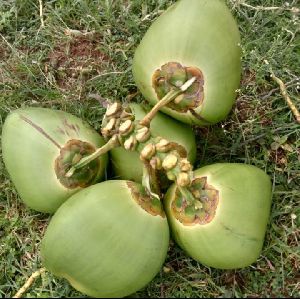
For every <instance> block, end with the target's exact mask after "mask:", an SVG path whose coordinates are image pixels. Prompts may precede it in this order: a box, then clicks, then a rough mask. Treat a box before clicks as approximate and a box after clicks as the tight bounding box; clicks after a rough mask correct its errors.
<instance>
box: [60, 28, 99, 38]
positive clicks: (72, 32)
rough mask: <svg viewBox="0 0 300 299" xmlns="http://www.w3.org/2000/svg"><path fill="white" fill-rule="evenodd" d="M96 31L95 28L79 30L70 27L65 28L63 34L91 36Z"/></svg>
mask: <svg viewBox="0 0 300 299" xmlns="http://www.w3.org/2000/svg"><path fill="white" fill-rule="evenodd" d="M95 33H96V31H95V30H92V31H85V30H84V31H81V30H76V29H70V28H67V29H66V30H65V35H68V36H75V37H80V36H93V35H94V34H95Z"/></svg>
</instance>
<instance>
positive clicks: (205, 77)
mask: <svg viewBox="0 0 300 299" xmlns="http://www.w3.org/2000/svg"><path fill="white" fill-rule="evenodd" d="M239 43H240V35H239V30H238V27H237V24H236V22H235V20H234V18H233V16H232V14H231V12H230V10H229V9H228V8H227V6H226V5H225V3H224V1H222V0H209V1H208V0H180V1H178V2H177V3H175V4H174V5H172V6H171V7H170V8H169V9H168V10H167V11H166V12H165V13H163V14H162V15H161V16H160V17H158V18H157V20H156V21H155V22H154V23H153V24H152V25H151V27H150V28H149V29H148V31H147V32H146V34H145V36H144V38H143V39H142V41H141V43H140V45H139V46H138V48H137V49H136V52H135V55H134V61H133V75H134V79H135V82H136V84H137V86H138V88H139V89H140V91H141V92H142V94H143V95H144V97H145V98H146V99H147V100H148V101H149V102H150V103H151V104H152V105H155V104H156V103H157V102H158V100H159V99H162V98H163V96H164V95H166V94H167V93H168V92H169V91H170V90H172V89H174V88H175V87H176V88H178V87H180V86H182V85H183V84H184V82H186V81H187V80H188V79H190V78H192V77H195V78H196V81H195V82H194V84H193V85H192V86H191V87H190V88H189V89H188V90H187V92H186V93H185V94H184V95H180V96H178V98H177V99H175V100H174V101H173V102H171V103H170V104H169V105H168V106H166V107H164V108H162V109H161V110H162V111H163V112H165V113H166V114H169V115H170V116H172V117H174V118H176V119H178V120H180V121H182V122H185V123H188V124H197V125H203V126H204V125H210V124H215V123H217V122H219V121H221V120H223V119H224V118H225V117H226V116H227V115H228V113H229V112H230V110H231V108H232V105H233V103H234V101H235V97H236V94H235V93H236V89H238V87H239V84H240V76H241V49H240V45H239Z"/></svg>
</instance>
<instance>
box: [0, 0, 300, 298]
mask: <svg viewBox="0 0 300 299" xmlns="http://www.w3.org/2000/svg"><path fill="white" fill-rule="evenodd" d="M43 2H44V21H45V27H44V28H41V20H40V18H39V5H38V1H36V0H0V32H1V36H0V129H1V128H2V125H3V123H4V121H5V118H6V116H7V114H8V113H9V112H10V111H12V110H14V109H16V108H18V107H25V106H33V107H48V108H53V109H60V110H64V111H67V112H70V113H73V114H75V115H77V116H79V117H81V118H83V119H85V120H87V121H88V122H89V123H90V124H92V125H93V126H94V127H95V128H99V127H100V125H101V119H102V116H103V112H104V109H103V108H101V106H100V105H99V102H98V101H97V100H96V99H95V95H97V96H98V97H99V96H100V97H102V98H105V99H109V100H116V99H121V100H122V101H129V100H131V101H140V100H141V96H140V95H137V97H134V95H135V93H136V91H137V89H136V87H135V85H134V82H133V78H132V73H131V64H132V57H133V54H134V50H135V48H136V46H137V44H138V43H139V41H140V40H141V38H142V36H143V34H144V33H145V32H146V30H147V28H148V27H149V26H150V24H151V23H152V21H153V20H155V19H156V18H157V17H158V16H159V15H160V14H161V12H162V11H163V10H164V9H165V8H166V7H168V6H169V5H170V4H171V3H173V2H174V1H171V0H159V1H154V0H133V1H126V0H117V1H111V0H106V1H104V0H94V1H92V0H85V1H84V0H76V1H75V0H56V1H55V0H53V1H43ZM241 2H242V1H234V0H231V1H229V0H228V5H229V7H230V8H231V10H232V12H233V14H234V15H235V17H236V18H237V20H238V23H239V27H240V31H241V35H242V48H243V80H242V85H241V88H240V91H239V95H238V100H237V103H236V105H235V107H234V108H233V110H232V113H231V114H230V116H229V117H228V118H227V120H226V121H224V122H222V123H221V124H219V125H216V126H214V127H210V128H202V129H199V128H195V132H196V134H197V137H198V138H197V140H198V158H197V166H201V165H205V164H210V163H215V162H246V163H249V164H253V165H256V166H258V167H259V168H261V169H263V170H265V171H266V172H267V173H268V174H269V175H270V176H271V178H272V181H273V194H274V196H273V205H272V213H271V217H270V223H269V226H268V231H267V235H266V239H265V244H264V248H263V252H262V254H261V256H260V258H259V259H258V261H257V262H256V263H254V264H253V265H252V266H250V267H248V268H245V269H242V270H236V271H220V270H216V269H212V268H207V267H204V266H203V265H201V264H199V263H197V262H195V261H193V260H192V259H191V258H188V257H187V256H186V255H185V254H184V253H183V252H182V251H181V250H180V249H179V248H178V247H177V246H176V245H175V244H174V243H171V246H170V250H169V252H168V257H167V260H166V262H165V265H164V269H162V270H161V272H160V273H159V274H158V275H157V276H156V278H155V279H154V280H153V281H152V282H151V283H150V284H149V285H148V286H147V287H146V288H145V289H143V290H141V291H140V292H138V293H137V294H135V295H133V297H275V296H278V297H297V296H298V297H299V295H300V276H299V270H300V259H299V253H300V251H299V239H300V233H299V232H300V230H299V225H300V208H299V202H300V126H299V124H297V123H296V122H295V120H294V118H293V115H292V113H291V111H290V110H289V108H288V107H287V105H286V103H285V102H284V100H283V99H282V97H281V95H280V93H279V89H278V86H277V85H276V84H275V83H274V82H273V81H272V80H271V79H270V76H269V73H268V67H267V66H266V65H265V64H264V62H263V61H264V59H267V60H268V61H269V63H270V65H271V66H272V68H273V70H274V72H275V73H276V75H277V76H279V77H280V78H282V79H283V81H285V82H286V83H287V86H288V92H289V94H290V96H291V98H292V99H293V101H294V102H295V103H296V104H297V105H298V108H300V102H299V91H300V82H299V76H300V73H299V72H300V69H299V65H300V37H299V30H300V26H299V15H300V13H299V10H298V11H297V10H296V9H294V10H290V8H291V7H300V5H299V4H300V3H299V1H297V0H296V1H291V0H290V1H281V0H265V1H256V0H252V1H250V0H249V1H248V2H247V3H248V4H250V5H252V6H256V7H257V6H259V5H262V4H261V3H263V5H264V6H265V7H270V6H277V7H281V9H273V10H262V9H253V8H251V7H247V6H244V5H240V4H239V3H241ZM285 3H289V6H286V4H285ZM68 28H70V29H73V30H81V31H84V30H86V31H87V32H90V33H92V34H91V35H90V38H89V39H86V38H82V37H81V38H78V37H71V36H69V35H67V34H66V31H65V30H66V29H68ZM75 41H76V43H75ZM0 155H1V153H0ZM32 159H34V157H32ZM48 221H49V217H48V216H47V215H43V214H40V213H36V212H34V211H32V210H29V209H27V208H26V207H25V206H24V205H23V204H22V203H21V201H20V200H19V197H18V194H17V192H16V190H15V189H14V186H13V185H12V183H11V181H10V179H9V176H8V174H7V172H6V170H5V168H4V165H3V162H2V159H1V157H0V297H9V296H12V295H14V293H15V292H16V291H17V290H18V289H19V288H20V287H21V286H22V284H23V283H24V282H25V280H26V278H28V277H29V276H30V274H31V273H32V272H33V271H35V270H36V269H38V268H40V267H41V261H40V257H39V244H40V240H41V238H42V235H43V233H44V231H45V228H46V226H47V223H48ZM26 296H27V297H48V296H50V297H80V296H81V295H80V294H79V293H78V292H76V291H74V289H72V288H71V287H70V286H69V284H68V283H67V282H66V281H64V280H60V279H57V278H55V277H53V276H52V275H51V274H49V273H46V274H44V275H43V276H42V278H39V279H37V281H36V282H35V283H34V284H33V286H32V287H31V288H30V290H29V291H28V293H27V294H26Z"/></svg>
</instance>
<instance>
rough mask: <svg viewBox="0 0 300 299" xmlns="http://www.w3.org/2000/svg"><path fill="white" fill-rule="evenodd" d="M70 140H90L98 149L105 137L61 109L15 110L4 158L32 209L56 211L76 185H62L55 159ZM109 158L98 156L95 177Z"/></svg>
mask: <svg viewBox="0 0 300 299" xmlns="http://www.w3.org/2000/svg"><path fill="white" fill-rule="evenodd" d="M69 140H81V141H83V142H88V143H89V144H91V145H92V146H94V147H95V148H98V147H101V146H102V145H103V144H104V140H103V138H102V137H101V136H100V135H99V134H98V133H97V132H96V131H95V130H93V129H92V128H91V127H90V126H89V125H88V124H86V123H85V122H83V121H82V120H81V119H79V118H77V117H75V116H73V115H71V114H69V113H66V112H62V111H55V110H50V109H45V108H25V109H18V110H15V111H13V112H12V113H11V114H10V115H9V116H8V117H7V119H6V121H5V123H4V126H3V131H2V150H3V159H4V163H5V166H6V168H7V171H8V173H9V175H10V177H11V179H12V181H13V183H14V185H15V187H16V189H17V191H18V193H19V195H20V197H21V199H22V200H23V201H24V203H25V204H26V205H28V206H29V207H30V208H32V209H34V210H37V211H40V212H45V213H54V212H55V211H56V210H57V208H58V207H59V206H60V205H61V204H62V203H63V202H64V201H66V200H67V199H68V198H69V197H70V196H71V195H73V194H74V193H75V192H78V191H79V190H81V188H80V187H77V188H67V187H65V186H64V185H62V184H61V182H60V181H59V179H58V177H57V175H56V172H55V167H54V166H55V160H56V159H57V157H58V156H59V155H60V150H61V148H62V147H63V146H64V145H65V144H66V143H67V142H68V141H69ZM107 161H108V157H107V155H103V156H101V157H100V158H99V166H100V167H99V169H98V172H97V173H96V174H95V180H94V181H93V182H91V183H94V182H97V181H100V180H101V179H102V178H103V176H104V173H105V169H106V165H107Z"/></svg>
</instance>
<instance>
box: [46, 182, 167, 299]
mask: <svg viewBox="0 0 300 299" xmlns="http://www.w3.org/2000/svg"><path fill="white" fill-rule="evenodd" d="M132 184H134V186H136V187H138V188H142V187H141V185H139V184H136V183H132ZM168 244H169V228H168V223H167V219H166V217H165V216H161V215H156V216H154V215H151V214H149V213H148V212H146V211H145V210H144V209H142V208H141V206H140V205H139V204H138V203H137V201H135V200H134V199H133V196H132V191H131V188H130V187H129V186H128V181H117V180H116V181H106V182H102V183H100V184H97V185H94V186H90V187H88V188H86V189H84V190H82V191H80V192H78V193H76V194H75V195H73V196H72V197H71V198H70V199H69V200H68V201H67V202H66V203H64V204H63V205H62V206H61V207H60V208H59V209H58V211H57V212H56V214H55V215H54V217H53V218H52V220H51V222H50V224H49V226H48V228H47V231H46V234H45V236H44V239H43V240H42V245H41V255H42V260H43V262H44V265H45V266H46V268H47V269H48V270H49V271H51V272H52V273H53V274H55V275H57V276H59V277H64V278H66V279H67V280H68V281H69V282H70V284H71V285H72V286H73V287H74V288H75V289H77V290H78V291H80V292H82V293H84V294H87V295H89V296H92V297H98V298H99V297H100V298H119V297H124V296H127V295H130V294H132V293H134V292H136V291H138V290H139V289H141V288H143V287H144V286H146V285H147V284H148V283H149V282H150V281H151V280H152V279H153V278H154V276H155V275H156V274H157V273H158V272H159V270H160V269H161V267H162V265H163V263H164V261H165V258H166V254H167V250H168Z"/></svg>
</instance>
